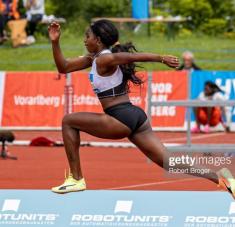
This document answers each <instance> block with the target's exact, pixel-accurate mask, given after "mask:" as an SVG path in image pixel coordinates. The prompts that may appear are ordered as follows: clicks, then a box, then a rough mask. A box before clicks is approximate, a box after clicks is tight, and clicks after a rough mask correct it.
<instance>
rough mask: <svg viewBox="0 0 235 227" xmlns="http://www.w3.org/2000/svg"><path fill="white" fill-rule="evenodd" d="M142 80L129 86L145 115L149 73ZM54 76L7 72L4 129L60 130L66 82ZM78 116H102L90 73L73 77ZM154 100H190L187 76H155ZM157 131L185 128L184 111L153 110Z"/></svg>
mask: <svg viewBox="0 0 235 227" xmlns="http://www.w3.org/2000/svg"><path fill="white" fill-rule="evenodd" d="M139 76H140V77H141V78H142V79H143V80H144V81H145V83H144V84H143V85H142V86H141V87H139V86H135V85H131V86H130V93H129V95H130V99H131V102H132V103H133V104H135V105H138V106H140V107H142V108H143V109H144V110H145V111H146V107H147V103H146V100H147V86H148V84H147V73H140V74H139ZM56 77H57V73H55V72H8V73H6V77H5V89H4V95H3V96H4V98H3V111H2V126H3V127H4V126H5V127H35V128H37V127H60V126H61V120H62V118H63V115H64V103H65V96H64V86H65V84H66V83H65V78H62V79H61V80H56V79H55V78H56ZM72 84H73V88H74V96H73V110H74V111H75V112H81V111H83V112H102V107H101V105H100V103H99V100H98V98H97V97H96V95H95V94H94V92H93V91H92V87H91V84H90V82H89V79H88V73H87V72H85V71H84V72H76V73H73V74H72ZM151 86H152V92H153V94H152V97H151V98H152V100H153V101H154V100H155V101H156V100H158V101H161V100H176V99H186V98H187V77H186V73H185V72H174V71H169V72H157V73H153V83H152V84H151ZM151 112H152V123H153V126H154V127H156V126H157V127H158V126H160V127H182V126H183V124H184V117H185V110H184V109H180V108H176V107H152V109H151Z"/></svg>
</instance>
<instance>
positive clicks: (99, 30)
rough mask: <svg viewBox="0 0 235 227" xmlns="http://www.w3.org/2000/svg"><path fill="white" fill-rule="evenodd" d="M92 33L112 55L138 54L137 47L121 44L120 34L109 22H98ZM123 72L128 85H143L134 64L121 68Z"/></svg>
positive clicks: (92, 27) (92, 28)
mask: <svg viewBox="0 0 235 227" xmlns="http://www.w3.org/2000/svg"><path fill="white" fill-rule="evenodd" d="M90 28H91V31H92V32H93V33H94V34H95V35H96V36H97V37H99V38H100V40H101V42H102V43H103V44H104V45H105V46H106V47H107V48H109V49H111V52H112V53H119V52H128V53H135V52H137V50H136V48H135V46H134V45H133V44H132V43H131V42H128V43H125V44H120V43H119V42H118V40H119V33H118V30H117V28H116V27H115V26H114V24H113V23H112V22H111V21H109V20H105V19H104V20H98V21H96V22H94V23H92V24H91V26H90ZM119 67H120V68H121V70H122V73H123V77H124V81H125V82H126V83H127V82H129V81H131V82H132V83H133V84H136V85H141V84H142V83H143V81H142V80H141V79H140V78H139V77H137V76H136V67H137V65H136V64H134V63H129V64H125V65H120V66H119Z"/></svg>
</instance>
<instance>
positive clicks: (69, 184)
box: [48, 20, 235, 195]
mask: <svg viewBox="0 0 235 227" xmlns="http://www.w3.org/2000/svg"><path fill="white" fill-rule="evenodd" d="M48 31H49V37H50V39H51V43H52V50H53V56H54V60H55V63H56V66H57V69H58V71H59V72H60V73H69V72H73V71H77V70H82V69H86V68H89V67H91V72H90V74H89V79H90V82H91V84H92V87H93V90H94V92H95V93H96V94H97V96H98V98H99V100H100V103H101V105H102V107H103V110H104V113H84V112H79V113H72V114H68V115H66V116H65V117H64V118H63V121H62V134H63V140H64V146H65V150H66V154H67V158H68V162H69V166H70V171H71V173H70V174H69V176H68V177H67V178H66V179H65V181H64V183H63V184H62V185H60V186H58V187H53V188H52V191H53V192H56V193H67V192H74V191H82V190H85V189H86V183H85V180H84V178H83V175H82V170H81V165H80V158H79V147H80V131H83V132H86V133H88V134H90V135H93V136H96V137H100V138H105V139H121V138H125V137H127V138H128V139H129V140H130V141H131V142H132V143H133V144H135V145H136V146H137V147H138V148H139V149H140V150H141V151H142V152H143V153H144V154H145V155H146V156H147V157H148V158H149V159H151V160H152V161H153V162H155V163H156V164H158V165H159V166H161V167H162V168H164V167H165V166H163V155H165V157H168V156H167V155H168V153H167V150H166V148H165V147H164V146H163V144H162V143H161V142H160V140H159V139H158V138H157V137H156V136H155V134H154V132H153V131H152V128H151V125H150V123H149V120H148V118H147V116H146V114H145V112H144V111H143V110H142V109H141V108H139V107H137V106H134V105H132V104H131V102H130V99H129V96H128V84H129V82H132V83H134V84H137V85H140V84H142V81H141V79H140V78H138V77H137V76H136V75H135V64H134V63H135V62H160V63H163V64H165V65H167V66H169V67H172V68H176V67H178V66H179V61H178V58H177V57H174V56H169V55H163V56H161V55H157V54H151V53H137V52H136V49H135V47H134V46H133V45H132V44H131V43H127V44H124V45H123V44H120V43H119V41H118V40H119V34H118V30H117V29H116V27H115V26H114V25H113V24H112V23H111V22H110V21H108V20H99V21H96V22H95V23H93V24H91V25H90V27H89V28H88V29H87V31H86V33H85V39H84V44H85V46H86V49H87V51H88V52H89V54H88V55H86V56H83V57H78V58H75V59H65V58H64V56H63V54H62V51H61V49H60V45H59V39H60V33H61V31H60V25H59V24H58V23H56V22H53V23H52V24H51V25H50V26H49V28H48ZM180 168H184V169H185V168H189V166H187V165H181V167H180ZM192 175H196V176H199V177H204V178H207V179H209V180H211V181H213V182H214V183H216V184H219V185H221V186H224V187H225V188H226V189H227V190H228V191H230V193H231V194H232V195H234V194H235V180H234V179H233V178H232V177H231V176H230V173H229V172H228V170H227V169H223V170H221V171H219V172H217V173H215V172H210V173H207V174H204V175H202V174H199V173H194V174H192ZM228 175H229V176H228Z"/></svg>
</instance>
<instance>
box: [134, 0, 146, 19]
mask: <svg viewBox="0 0 235 227" xmlns="http://www.w3.org/2000/svg"><path fill="white" fill-rule="evenodd" d="M132 17H133V18H136V19H146V18H149V0H132Z"/></svg>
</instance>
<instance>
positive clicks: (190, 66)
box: [178, 51, 201, 70]
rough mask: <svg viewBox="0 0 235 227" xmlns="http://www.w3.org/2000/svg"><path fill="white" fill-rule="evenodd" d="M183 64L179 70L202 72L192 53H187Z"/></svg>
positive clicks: (184, 54)
mask: <svg viewBox="0 0 235 227" xmlns="http://www.w3.org/2000/svg"><path fill="white" fill-rule="evenodd" d="M182 58H183V64H182V65H181V66H180V67H179V68H178V70H201V68H199V67H198V66H197V65H196V64H195V62H194V55H193V53H192V52H190V51H185V52H184V53H183V55H182Z"/></svg>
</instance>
